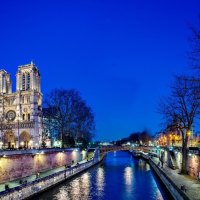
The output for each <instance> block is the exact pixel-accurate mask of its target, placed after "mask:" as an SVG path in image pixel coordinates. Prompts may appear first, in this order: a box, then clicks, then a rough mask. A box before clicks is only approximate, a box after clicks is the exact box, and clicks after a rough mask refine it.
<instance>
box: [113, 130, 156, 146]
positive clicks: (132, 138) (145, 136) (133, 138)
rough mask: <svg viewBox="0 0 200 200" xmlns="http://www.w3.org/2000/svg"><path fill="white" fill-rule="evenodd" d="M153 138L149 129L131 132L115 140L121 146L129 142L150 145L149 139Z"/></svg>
mask: <svg viewBox="0 0 200 200" xmlns="http://www.w3.org/2000/svg"><path fill="white" fill-rule="evenodd" d="M151 140H152V136H151V134H150V132H149V131H148V130H144V131H141V132H140V131H137V132H133V133H131V134H130V135H129V136H128V137H126V138H122V139H120V140H117V141H115V144H116V145H118V146H121V145H123V144H127V143H128V142H130V143H134V144H138V145H147V146H148V145H149V141H151Z"/></svg>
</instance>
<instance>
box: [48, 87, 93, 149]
mask: <svg viewBox="0 0 200 200" xmlns="http://www.w3.org/2000/svg"><path fill="white" fill-rule="evenodd" d="M45 118H46V120H45V124H46V126H47V127H49V130H51V131H52V132H53V131H55V130H57V132H58V134H59V137H60V140H61V142H62V147H65V146H66V147H69V146H70V145H71V146H73V145H74V143H75V142H77V139H78V138H84V139H85V140H86V141H87V142H89V141H90V140H91V139H92V137H93V136H94V135H93V133H94V130H95V122H94V114H93V112H92V109H91V108H90V107H89V106H88V105H87V104H86V102H85V101H84V100H83V99H82V98H81V96H80V94H79V92H78V91H77V90H74V89H71V90H65V89H54V90H52V91H51V92H50V93H49V94H48V95H47V97H46V99H45ZM72 138H73V139H72ZM70 141H71V143H70Z"/></svg>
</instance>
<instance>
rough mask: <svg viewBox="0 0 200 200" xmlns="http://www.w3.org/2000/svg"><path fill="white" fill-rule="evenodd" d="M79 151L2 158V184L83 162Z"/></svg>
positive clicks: (0, 181) (0, 167) (0, 161)
mask: <svg viewBox="0 0 200 200" xmlns="http://www.w3.org/2000/svg"><path fill="white" fill-rule="evenodd" d="M81 157H82V156H81V153H80V151H79V150H71V151H66V152H65V151H64V152H63V151H60V152H53V151H52V152H43V151H41V152H40V153H36V154H18V155H17V154H13V155H9V156H6V157H4V156H1V157H0V183H4V182H7V181H10V180H15V179H17V178H21V177H26V176H30V175H32V174H36V172H41V171H46V170H49V169H52V168H56V167H60V166H64V165H70V164H71V163H72V160H73V161H74V162H75V163H76V162H78V161H80V160H81Z"/></svg>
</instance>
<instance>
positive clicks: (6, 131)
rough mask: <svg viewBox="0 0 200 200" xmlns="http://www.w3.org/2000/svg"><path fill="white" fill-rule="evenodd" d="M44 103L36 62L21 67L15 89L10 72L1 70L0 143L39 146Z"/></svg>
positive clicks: (5, 146)
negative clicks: (14, 89) (13, 88)
mask: <svg viewBox="0 0 200 200" xmlns="http://www.w3.org/2000/svg"><path fill="white" fill-rule="evenodd" d="M41 106H42V94H41V89H40V73H39V70H38V69H37V67H36V66H35V64H34V63H32V62H31V63H30V64H27V65H22V66H19V67H18V71H17V73H16V91H15V92H12V81H11V77H10V74H9V73H7V72H6V71H5V70H0V147H3V148H16V147H17V148H18V147H26V148H30V147H38V146H39V145H40V143H41V141H40V136H41V134H42V126H41V124H42V123H41V110H42V109H41Z"/></svg>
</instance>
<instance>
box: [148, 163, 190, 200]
mask: <svg viewBox="0 0 200 200" xmlns="http://www.w3.org/2000/svg"><path fill="white" fill-rule="evenodd" d="M149 164H150V165H151V167H152V168H153V170H154V171H155V173H156V174H157V176H158V177H159V178H160V180H161V181H162V182H163V184H164V185H165V186H166V188H167V189H168V191H169V192H170V193H171V195H172V196H173V198H174V199H175V200H189V198H188V197H187V196H186V195H185V193H184V192H183V191H181V190H180V189H179V188H178V187H177V186H176V185H175V184H174V182H173V181H172V180H171V179H170V178H169V177H168V176H167V175H166V174H165V173H164V172H163V171H162V170H161V169H160V168H159V167H158V166H157V165H156V164H155V163H154V161H152V160H151V159H149Z"/></svg>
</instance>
